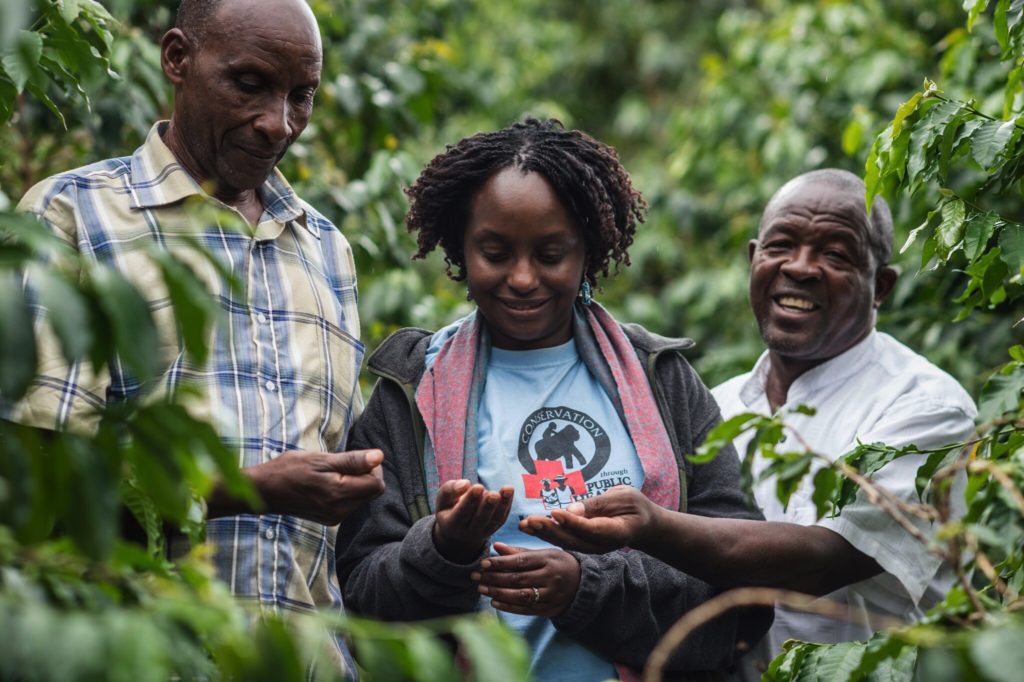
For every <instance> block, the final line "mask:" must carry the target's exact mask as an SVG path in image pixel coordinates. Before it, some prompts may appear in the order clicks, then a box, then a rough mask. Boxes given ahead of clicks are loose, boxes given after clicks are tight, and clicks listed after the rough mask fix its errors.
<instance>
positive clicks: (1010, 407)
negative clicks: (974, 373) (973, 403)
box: [978, 362, 1024, 421]
mask: <svg viewBox="0 0 1024 682" xmlns="http://www.w3.org/2000/svg"><path fill="white" fill-rule="evenodd" d="M1022 390H1024V365H1022V364H1021V363H1017V362H1011V363H1009V364H1007V365H1006V366H1004V367H1003V368H1002V369H1001V370H1000V371H999V372H997V373H996V374H993V375H992V376H991V377H989V380H988V381H986V382H985V385H984V386H983V387H982V389H981V399H980V400H979V401H978V419H979V420H981V421H990V420H992V419H995V418H996V417H1001V416H1002V415H1004V414H1006V413H1008V412H1011V413H1012V412H1017V411H1018V410H1019V409H1020V401H1021V391H1022Z"/></svg>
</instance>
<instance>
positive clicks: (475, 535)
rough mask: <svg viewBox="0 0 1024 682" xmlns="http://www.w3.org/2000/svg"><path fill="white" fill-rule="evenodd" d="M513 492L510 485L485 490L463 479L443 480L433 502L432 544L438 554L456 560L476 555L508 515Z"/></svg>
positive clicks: (463, 562) (458, 561)
mask: <svg viewBox="0 0 1024 682" xmlns="http://www.w3.org/2000/svg"><path fill="white" fill-rule="evenodd" d="M512 493H513V488H512V486H510V485H506V486H503V487H502V488H501V489H500V490H487V489H486V488H484V486H482V485H480V484H479V483H476V484H473V485H471V484H470V482H469V481H467V480H466V479H461V480H458V481H445V482H444V483H443V484H442V485H441V487H440V489H438V491H437V504H436V505H435V506H434V509H435V512H434V530H433V538H434V546H435V547H437V551H438V552H440V554H441V556H443V557H444V558H445V559H447V560H448V561H451V562H453V563H458V564H467V563H469V562H471V561H473V560H474V559H476V558H477V557H478V556H479V555H480V553H481V552H483V550H484V545H486V544H487V540H488V539H489V538H490V537H491V535H493V534H494V533H495V532H496V531H497V530H498V529H499V528H501V527H502V525H504V523H505V520H506V519H507V518H508V513H509V510H511V509H512Z"/></svg>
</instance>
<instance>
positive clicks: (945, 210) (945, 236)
mask: <svg viewBox="0 0 1024 682" xmlns="http://www.w3.org/2000/svg"><path fill="white" fill-rule="evenodd" d="M966 213H967V209H966V207H965V206H964V202H963V201H961V200H960V199H959V198H958V197H954V198H952V199H949V200H947V201H946V203H944V204H943V205H942V222H941V223H939V227H938V229H937V230H936V231H935V235H936V238H937V240H938V242H937V247H938V248H937V251H938V253H939V255H940V257H942V258H943V259H945V258H946V257H948V255H949V252H950V251H952V250H953V248H954V247H955V246H957V244H959V243H960V240H961V238H962V237H963V233H964V216H965V215H966Z"/></svg>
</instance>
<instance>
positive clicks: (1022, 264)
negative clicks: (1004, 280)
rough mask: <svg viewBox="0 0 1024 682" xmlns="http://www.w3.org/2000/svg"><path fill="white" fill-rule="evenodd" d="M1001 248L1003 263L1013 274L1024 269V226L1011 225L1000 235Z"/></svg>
mask: <svg viewBox="0 0 1024 682" xmlns="http://www.w3.org/2000/svg"><path fill="white" fill-rule="evenodd" d="M999 248H1000V249H1001V251H1002V254H1001V255H1002V258H1003V262H1004V263H1006V265H1007V266H1009V268H1010V271H1011V272H1012V273H1013V274H1018V273H1020V271H1021V268H1024V225H1018V224H1017V223H1011V224H1009V225H1006V226H1005V227H1004V228H1003V231H1002V232H1001V233H1000V234H999Z"/></svg>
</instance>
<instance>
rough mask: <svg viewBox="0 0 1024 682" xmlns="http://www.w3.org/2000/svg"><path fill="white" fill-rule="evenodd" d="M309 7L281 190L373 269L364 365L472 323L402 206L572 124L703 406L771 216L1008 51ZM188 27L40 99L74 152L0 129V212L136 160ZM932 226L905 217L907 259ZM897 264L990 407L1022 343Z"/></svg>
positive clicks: (621, 10) (46, 138) (537, 9)
mask: <svg viewBox="0 0 1024 682" xmlns="http://www.w3.org/2000/svg"><path fill="white" fill-rule="evenodd" d="M18 4H20V3H15V2H13V0H6V2H5V5H6V6H10V7H12V8H13V7H15V6H16V5H18ZM68 4H72V3H68ZM312 5H313V7H314V9H315V11H316V13H317V15H318V17H319V18H320V22H321V29H322V32H323V34H324V46H325V61H324V81H323V86H322V87H321V90H320V92H319V94H318V95H317V101H316V109H315V112H314V118H313V122H312V124H311V125H310V127H309V129H308V130H307V131H306V133H305V134H304V135H303V137H302V139H301V140H300V142H299V143H298V144H296V145H295V147H294V148H293V151H292V152H291V153H290V155H289V156H288V157H287V159H286V161H285V162H284V164H283V165H284V168H283V170H284V172H285V173H286V175H287V176H288V177H289V179H291V180H292V182H293V184H294V185H295V187H296V189H297V190H298V191H299V192H300V194H301V195H302V196H303V197H304V198H306V199H307V200H308V201H310V202H311V203H313V204H314V205H315V206H317V208H319V209H320V210H322V211H323V212H325V213H326V214H327V215H328V216H329V217H331V218H332V219H333V220H335V222H336V223H337V224H338V225H339V226H340V227H341V228H342V229H343V231H344V232H345V234H346V235H347V236H348V238H349V239H350V240H351V241H352V243H353V245H354V247H355V249H356V255H357V260H358V266H359V272H360V290H361V310H362V312H363V319H364V320H365V335H366V337H367V340H368V343H369V346H370V347H371V348H372V347H373V346H375V345H376V343H378V342H379V341H380V340H381V339H382V338H383V337H384V336H385V335H386V334H388V333H390V332H391V331H393V330H394V329H395V328H397V327H400V326H405V325H417V326H423V327H429V328H436V327H438V326H440V325H442V324H445V323H446V322H448V321H450V320H451V319H453V318H454V317H455V316H458V315H460V314H462V313H464V312H465V311H466V310H467V307H466V304H465V302H464V301H463V294H462V292H461V291H460V290H459V288H458V286H457V285H455V284H453V283H450V282H448V281H447V280H446V278H445V277H444V275H443V269H442V267H441V265H440V259H439V258H432V259H429V260H428V261H427V262H425V263H411V262H410V261H409V254H411V253H412V251H413V248H412V241H411V239H410V237H409V236H408V235H407V234H406V232H405V230H404V226H403V223H402V218H403V214H404V209H405V201H404V196H403V195H402V193H401V189H400V188H401V187H402V186H404V185H408V184H409V183H411V181H412V180H413V179H414V178H415V177H416V174H417V173H418V171H419V169H420V168H421V167H422V166H423V165H424V164H425V163H426V161H428V160H429V159H430V158H431V157H432V156H433V155H434V154H436V153H437V152H439V151H441V150H442V149H443V148H444V145H445V144H446V143H451V142H454V141H456V140H458V139H460V138H461V137H463V136H466V135H470V134H472V133H474V132H477V131H480V130H490V129H495V128H498V127H501V126H503V125H507V124H508V123H510V122H512V121H515V120H517V119H519V118H521V117H522V116H523V115H525V114H534V115H542V116H556V117H558V118H560V119H561V120H562V121H563V122H564V123H565V124H566V125H569V126H575V127H580V128H582V129H584V130H587V131H588V132H590V133H592V134H594V135H595V136H597V137H599V138H600V139H603V140H605V141H607V142H609V143H611V144H613V145H614V146H616V147H617V148H618V149H619V151H620V153H621V156H622V158H623V161H624V162H625V164H626V167H627V168H628V169H629V170H630V172H631V173H632V175H633V176H634V180H635V184H636V185H637V187H638V188H639V189H640V190H641V191H642V192H643V193H644V194H645V196H646V197H647V199H648V201H649V202H650V204H651V210H650V217H649V220H648V223H647V224H646V225H645V226H644V227H642V228H641V231H640V233H639V235H638V237H637V241H636V244H635V246H634V247H633V249H632V252H631V255H632V258H633V265H632V266H631V267H630V268H628V269H625V270H623V271H622V272H621V273H620V275H619V276H618V277H617V278H615V279H614V280H612V281H608V282H606V283H604V290H603V291H602V292H600V296H601V300H602V301H603V302H604V303H606V305H608V306H609V307H611V308H612V309H613V311H614V312H616V313H617V314H619V315H620V316H621V317H623V318H624V319H629V320H633V321H637V322H641V323H643V324H645V325H647V326H649V327H650V328H651V329H653V330H655V331H658V332H661V333H664V334H671V335H686V336H690V337H692V338H694V339H695V340H696V341H697V342H698V346H697V349H696V351H695V353H694V356H693V359H694V361H695V362H696V364H697V367H698V369H699V370H701V372H702V374H703V376H704V377H705V380H706V381H707V382H708V383H709V384H714V383H718V382H719V381H721V380H723V379H725V378H728V377H729V376H731V375H733V374H735V373H736V372H738V371H740V370H742V369H744V368H746V367H748V366H749V365H750V364H751V363H752V361H753V359H754V358H756V356H757V354H758V353H759V351H760V342H759V339H758V337H757V333H756V329H755V327H754V325H753V321H752V319H751V317H750V315H749V314H748V308H747V305H746V262H745V261H746V248H745V244H746V241H747V240H748V239H749V238H750V237H751V236H752V235H753V233H754V230H755V228H756V224H757V220H758V218H759V214H760V208H761V207H762V206H763V204H764V202H765V201H766V200H767V198H768V197H769V196H770V195H771V193H772V192H773V191H774V190H775V189H776V188H777V187H778V186H779V185H781V183H782V182H784V181H785V180H786V179H788V178H789V177H791V176H793V175H795V174H797V173H799V172H802V171H804V170H808V169H811V168H816V167H822V166H840V167H844V168H848V169H851V170H854V171H857V172H860V171H861V169H863V167H864V161H865V159H866V157H867V154H868V151H869V149H870V145H871V142H872V139H873V137H874V135H875V134H876V133H877V132H878V131H879V130H880V129H881V128H883V127H884V125H885V122H886V121H887V120H888V119H889V117H890V116H891V115H892V113H893V112H894V111H895V108H896V107H897V106H898V104H899V103H900V102H901V101H902V100H903V99H905V97H906V94H907V93H908V92H912V91H913V90H914V89H916V88H917V86H918V85H919V84H920V81H921V79H922V77H924V76H928V77H930V78H932V79H933V80H935V81H936V82H937V83H939V84H940V86H941V87H943V88H946V89H947V90H949V91H951V92H959V91H962V90H964V89H965V88H968V87H977V86H978V85H979V84H980V85H981V86H985V84H986V83H987V82H991V81H992V79H993V78H994V77H995V76H996V74H995V72H993V68H994V67H993V64H992V63H991V62H992V54H991V50H992V49H994V48H993V45H994V43H993V42H992V41H990V43H989V44H984V43H982V44H979V41H969V40H967V33H966V31H965V30H964V29H963V16H964V12H963V10H962V9H961V7H960V3H959V2H954V1H938V2H933V1H927V2H926V1H924V0H913V1H909V2H903V3H899V7H897V8H894V7H892V6H891V3H882V2H880V1H877V0H869V1H867V2H857V3H844V2H834V1H824V0H822V1H819V2H783V1H781V0H764V1H762V2H754V3H751V2H704V1H702V2H687V3H665V2H653V1H645V2H632V1H630V0H611V1H609V2H600V3H597V2H593V3H591V2H582V3H581V2H570V1H568V0H554V1H544V2H542V1H540V0H517V1H516V2H503V3H492V2H484V1H475V0H429V1H428V0H419V1H414V2H399V1H397V0H358V1H357V0H350V1H340V0H334V1H331V2H328V1H326V0H313V2H312ZM172 6H173V3H170V2H155V1H154V0H111V1H110V2H109V3H107V7H108V9H109V10H110V11H111V12H112V14H113V15H114V16H115V17H116V18H117V19H118V20H119V21H120V22H122V26H121V29H120V31H119V32H118V33H117V34H116V36H117V37H116V38H115V39H114V40H113V42H112V45H111V49H110V56H109V66H110V70H111V71H113V72H115V73H116V74H117V77H116V78H114V77H111V75H110V73H109V72H108V70H107V69H105V68H103V65H97V64H91V66H90V68H83V69H81V70H77V71H76V73H75V77H76V78H77V81H78V83H80V84H81V86H82V89H81V90H79V89H78V88H77V87H75V86H76V85H77V84H76V83H68V82H65V87H63V88H62V87H60V84H59V83H53V82H49V83H44V84H43V89H44V90H45V92H46V93H47V94H48V95H49V97H50V98H51V100H52V102H53V103H55V105H56V106H57V107H59V110H60V111H61V112H63V115H64V116H65V117H66V125H67V128H66V129H65V128H64V127H63V126H62V125H61V123H60V120H59V119H56V118H55V117H54V116H52V115H50V114H49V113H48V112H47V111H46V109H45V107H44V105H43V104H41V103H40V102H39V100H38V99H37V98H35V97H31V96H26V95H21V96H19V98H18V99H17V102H16V105H15V110H14V111H13V112H11V117H12V121H11V123H10V125H8V126H6V127H4V128H3V129H0V204H3V203H5V202H6V203H13V202H15V201H16V200H17V198H18V197H20V196H21V194H22V193H23V192H24V191H25V190H26V189H27V188H28V187H29V186H30V185H31V184H32V183H34V182H35V181H38V180H39V179H41V178H43V177H46V176H47V175H49V174H51V173H54V172H59V171H61V170H64V169H67V168H69V167H74V166H76V165H81V164H83V163H86V162H89V161H92V160H97V159H101V158H105V157H109V156H114V155H121V154H126V153H130V152H131V150H133V149H134V148H135V147H136V146H137V145H138V144H140V143H141V141H142V139H143V138H144V135H145V133H146V132H147V131H148V129H149V126H150V125H151V123H152V122H153V121H154V120H156V119H158V118H160V117H164V116H166V115H167V113H168V109H169V101H170V92H169V90H168V88H167V86H166V85H165V84H164V82H163V79H162V74H161V73H160V70H159V63H158V52H157V47H156V42H157V41H158V40H159V36H160V35H161V34H162V31H163V30H164V29H165V28H166V27H167V26H168V25H170V24H171V23H172V21H173V11H172ZM5 11H12V12H13V11H14V10H13V9H10V10H5ZM82 63H83V64H87V62H85V61H84V60H83V62H82ZM0 87H2V86H0ZM84 93H88V95H89V97H88V99H87V98H86V97H85V96H84ZM27 94H28V95H31V93H27ZM2 113H3V112H0V114H2ZM928 205H929V204H928V200H927V199H926V198H923V197H922V198H915V199H912V200H903V201H901V202H900V205H899V206H898V207H896V208H897V216H898V236H897V240H898V241H902V239H903V238H905V235H906V234H907V233H908V232H909V230H910V229H911V228H913V227H915V226H917V225H918V224H919V223H920V222H921V220H922V219H923V217H924V215H925V214H926V209H927V207H928ZM899 262H900V263H905V264H908V265H907V266H906V267H905V268H904V269H905V270H906V271H907V276H906V277H904V278H903V280H902V281H901V283H900V286H899V288H898V289H897V291H896V293H895V296H894V297H893V302H892V304H890V305H888V306H887V307H885V308H884V309H883V314H882V318H881V321H880V324H881V326H882V328H884V329H886V330H890V331H892V332H893V333H894V334H896V336H897V337H899V338H901V339H903V340H905V341H906V342H908V343H910V344H911V345H913V346H915V347H916V348H918V349H920V350H921V351H922V352H924V353H925V354H926V355H928V356H929V357H931V358H932V359H934V360H936V361H937V362H939V363H940V364H941V365H942V366H943V367H945V368H946V369H948V370H949V371H951V372H952V373H953V374H954V375H956V376H957V377H958V378H959V379H961V380H962V381H963V382H964V383H965V384H967V385H968V387H970V388H975V389H976V388H978V387H979V386H980V384H981V383H982V382H983V381H984V379H985V377H986V375H987V373H988V372H990V371H991V370H992V369H993V368H994V367H995V366H996V365H997V364H998V362H999V360H1000V359H1001V358H1002V356H1003V354H1004V352H1005V348H1006V347H1007V345H1009V342H1010V341H1011V340H1012V337H1013V336H1016V338H1018V339H1020V338H1021V332H1020V330H1017V331H1014V330H1013V329H1012V328H1011V327H1009V326H1007V325H998V324H994V323H993V320H994V318H992V317H991V316H984V315H983V316H979V317H978V318H977V319H971V320H968V321H966V322H961V323H958V324H956V325H952V324H949V323H950V321H951V316H950V315H947V314H945V313H944V310H943V308H944V302H945V301H946V300H948V298H949V297H950V295H951V294H953V292H955V291H957V289H958V287H962V276H961V275H958V274H957V273H946V272H943V273H925V274H923V275H918V276H916V277H915V276H913V271H914V267H913V264H915V263H916V262H917V260H916V258H915V256H914V254H913V253H911V254H908V255H905V256H904V257H902V258H901V259H899Z"/></svg>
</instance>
